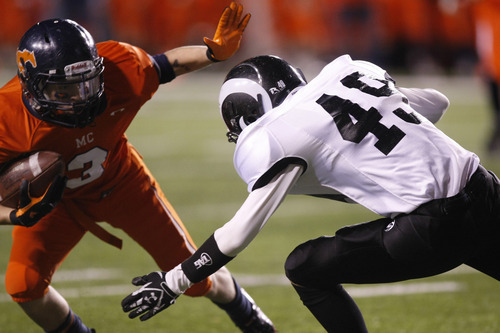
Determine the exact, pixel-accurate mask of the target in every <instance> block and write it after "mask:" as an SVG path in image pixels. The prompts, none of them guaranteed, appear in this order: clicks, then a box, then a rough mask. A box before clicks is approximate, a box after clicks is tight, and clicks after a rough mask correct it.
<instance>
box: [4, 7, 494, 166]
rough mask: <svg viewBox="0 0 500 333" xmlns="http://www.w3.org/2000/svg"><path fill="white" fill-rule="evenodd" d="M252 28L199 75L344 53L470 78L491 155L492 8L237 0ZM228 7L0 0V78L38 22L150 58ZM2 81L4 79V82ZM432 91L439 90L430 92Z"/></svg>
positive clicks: (209, 29) (200, 30) (209, 31)
mask: <svg viewBox="0 0 500 333" xmlns="http://www.w3.org/2000/svg"><path fill="white" fill-rule="evenodd" d="M240 2H241V3H243V5H244V6H245V13H246V12H250V13H251V14H252V20H251V22H250V24H249V26H248V28H247V31H246V33H245V36H244V38H243V42H242V46H241V49H240V51H239V52H238V53H237V54H236V55H235V56H234V57H233V58H232V59H230V60H229V61H226V62H223V63H221V64H218V65H217V66H211V67H210V68H209V69H208V71H215V72H219V73H224V72H227V70H228V69H229V68H231V67H232V66H234V64H235V63H237V62H239V61H241V60H244V59H246V58H248V57H251V56H256V55H259V54H275V55H278V56H281V57H283V58H285V59H286V60H288V61H289V62H291V63H292V64H294V65H296V66H298V67H301V69H302V70H303V71H304V72H305V73H306V75H307V74H308V73H313V74H312V75H310V76H308V78H309V79H310V78H312V77H313V76H314V75H315V74H316V73H317V72H318V71H319V70H320V69H321V67H322V66H323V65H325V64H326V63H327V62H329V61H331V60H333V59H334V58H335V57H337V56H339V55H342V54H345V53H348V54H350V55H351V57H352V58H354V59H364V60H368V61H372V62H374V63H376V64H378V65H380V66H381V67H383V68H385V69H387V70H388V71H390V72H391V73H393V74H400V75H405V74H407V75H419V76H446V77H461V78H464V77H465V78H471V79H477V80H479V81H480V84H481V85H482V90H481V91H482V92H483V93H484V98H485V102H486V103H487V104H488V108H489V111H490V116H491V123H490V127H491V128H490V133H489V137H488V138H487V139H485V143H484V145H485V147H486V148H485V149H486V150H487V152H488V153H491V154H492V155H496V156H500V116H499V115H500V97H499V96H500V93H499V84H498V83H499V82H500V20H499V19H498V18H500V0H404V1H401V0H286V1H284V0H240ZM229 3H230V0H182V1H179V0H78V1H75V0H0V8H2V11H1V13H0V73H3V74H6V73H7V74H9V75H11V74H13V73H14V69H15V68H16V67H15V57H14V51H15V48H16V46H17V44H18V42H19V39H20V38H21V36H22V35H23V33H24V32H25V31H26V30H27V29H28V28H29V27H31V26H32V25H33V24H35V23H36V22H38V21H41V20H44V19H48V18H54V17H62V18H71V19H74V20H76V21H77V22H78V23H80V24H82V25H83V26H84V27H86V28H87V29H88V30H89V31H90V32H91V34H92V35H93V36H94V39H95V40H96V41H97V42H99V41H104V40H109V39H113V40H119V41H124V42H129V43H132V44H134V45H137V46H140V47H142V48H143V49H145V50H146V51H147V52H149V53H150V54H156V53H160V52H164V51H165V50H168V49H170V48H174V47H177V46H182V45H188V44H201V43H202V37H204V36H207V37H212V36H213V34H214V32H215V29H216V25H217V22H218V19H219V17H220V14H221V13H222V10H223V8H224V7H225V6H227V5H229ZM4 81H5V82H6V81H7V80H4ZM435 88H437V89H439V88H440V87H435Z"/></svg>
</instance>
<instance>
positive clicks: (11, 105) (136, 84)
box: [0, 41, 159, 199]
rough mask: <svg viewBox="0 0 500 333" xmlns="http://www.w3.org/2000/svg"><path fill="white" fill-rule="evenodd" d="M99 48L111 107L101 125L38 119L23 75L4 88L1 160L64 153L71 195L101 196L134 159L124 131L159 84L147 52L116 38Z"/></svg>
mask: <svg viewBox="0 0 500 333" xmlns="http://www.w3.org/2000/svg"><path fill="white" fill-rule="evenodd" d="M97 49H98V52H99V55H100V56H101V57H103V58H104V67H105V70H104V82H105V95H106V98H107V107H106V109H105V111H104V112H103V113H102V114H101V115H99V116H98V117H97V118H96V119H95V125H91V126H87V127H85V128H64V127H61V126H57V125H53V124H50V123H47V122H44V121H42V120H39V119H37V118H36V117H34V116H33V115H32V114H30V112H29V111H28V110H27V109H26V107H25V106H24V104H23V103H22V100H21V95H22V91H21V84H20V82H19V80H18V79H17V77H16V78H13V79H12V80H11V81H10V82H8V83H7V84H6V85H5V86H4V87H3V88H1V89H0V103H1V105H2V108H1V109H0V163H4V162H7V161H9V160H10V159H12V158H15V157H17V156H18V155H19V154H20V153H23V152H28V151H36V150H51V151H56V152H58V153H60V154H61V155H62V156H63V157H64V159H65V161H66V163H67V170H68V172H67V176H68V183H67V191H66V192H65V197H78V198H80V199H84V198H88V199H95V198H96V196H98V195H100V194H101V192H103V191H106V190H109V189H110V188H112V187H113V186H114V185H115V184H116V182H118V181H119V179H120V176H121V175H123V174H124V173H125V172H126V171H127V168H128V167H129V163H130V162H129V161H130V156H129V152H128V150H127V145H126V143H127V138H126V136H125V134H124V133H125V131H126V129H127V128H128V126H129V125H130V123H131V121H132V120H133V119H134V117H135V115H136V114H137V112H138V111H139V109H140V108H141V106H142V105H143V104H144V103H145V102H146V101H148V100H149V99H150V98H151V97H152V96H153V94H154V93H155V92H156V90H157V89H158V86H159V78H158V74H157V72H156V70H155V68H154V65H153V63H152V61H151V59H150V57H149V56H148V54H147V53H146V52H145V51H143V50H141V49H139V48H137V47H133V46H131V45H128V44H124V43H118V42H114V41H109V42H103V43H99V44H97ZM97 198H98V197H97Z"/></svg>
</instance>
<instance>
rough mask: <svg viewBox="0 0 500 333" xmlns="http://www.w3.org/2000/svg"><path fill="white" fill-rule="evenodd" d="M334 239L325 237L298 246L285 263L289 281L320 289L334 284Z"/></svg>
mask: <svg viewBox="0 0 500 333" xmlns="http://www.w3.org/2000/svg"><path fill="white" fill-rule="evenodd" d="M334 238H335V237H327V236H323V237H319V238H316V239H312V240H309V241H307V242H305V243H303V244H301V245H299V246H297V247H296V248H295V249H294V250H293V251H292V252H291V253H290V255H289V256H288V258H287V259H286V262H285V273H286V276H287V277H288V279H289V280H290V281H291V282H293V283H294V284H298V285H301V286H308V287H313V288H319V289H322V288H325V287H327V286H329V285H330V284H331V283H333V282H334V281H332V278H333V277H334V274H333V272H334V271H335V269H336V268H335V265H334V262H335V251H334V247H335V244H334Z"/></svg>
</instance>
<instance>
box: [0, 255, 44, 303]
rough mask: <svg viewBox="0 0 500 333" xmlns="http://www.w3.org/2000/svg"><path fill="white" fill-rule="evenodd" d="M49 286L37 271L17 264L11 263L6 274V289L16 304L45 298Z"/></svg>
mask: <svg viewBox="0 0 500 333" xmlns="http://www.w3.org/2000/svg"><path fill="white" fill-rule="evenodd" d="M48 286H49V281H48V279H44V278H43V277H42V276H41V275H40V274H39V272H37V271H36V270H34V269H32V268H30V267H27V266H24V265H21V264H18V263H15V262H11V263H9V265H8V267H7V273H6V274H5V289H6V291H7V293H8V294H9V295H10V296H11V297H12V299H13V300H14V301H15V302H28V301H32V300H35V299H39V298H41V297H43V295H44V294H45V292H46V290H47V288H48Z"/></svg>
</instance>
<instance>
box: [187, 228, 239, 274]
mask: <svg viewBox="0 0 500 333" xmlns="http://www.w3.org/2000/svg"><path fill="white" fill-rule="evenodd" d="M231 259H233V257H228V256H226V255H225V254H224V253H222V252H221V251H220V250H219V246H218V245H217V242H216V241H215V237H214V235H212V236H210V238H208V239H207V240H206V241H205V243H203V244H202V245H201V246H200V248H199V249H198V250H197V251H196V252H195V253H194V254H193V255H192V256H191V257H189V258H188V259H186V260H185V261H184V262H183V263H182V264H181V267H182V270H183V271H184V274H186V276H187V278H188V279H189V281H191V282H193V283H196V282H200V281H202V280H203V279H205V278H206V277H208V276H210V275H212V274H213V273H215V272H217V271H218V270H219V268H221V267H222V266H224V265H225V264H227V263H228V262H229V261H231Z"/></svg>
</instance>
